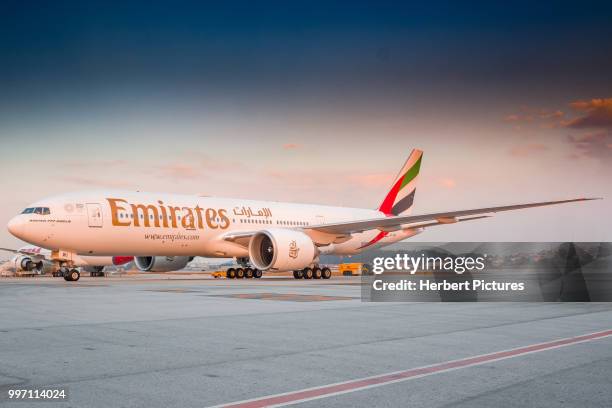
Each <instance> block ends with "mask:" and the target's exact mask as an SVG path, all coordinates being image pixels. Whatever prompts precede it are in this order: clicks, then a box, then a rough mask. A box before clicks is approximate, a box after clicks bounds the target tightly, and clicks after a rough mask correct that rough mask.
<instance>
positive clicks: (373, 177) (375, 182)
mask: <svg viewBox="0 0 612 408" xmlns="http://www.w3.org/2000/svg"><path fill="white" fill-rule="evenodd" d="M346 181H348V182H350V183H352V184H353V185H355V186H356V187H362V188H377V187H390V186H391V183H393V174H392V173H373V174H362V175H349V176H347V177H346Z"/></svg>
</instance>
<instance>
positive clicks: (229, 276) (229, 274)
mask: <svg viewBox="0 0 612 408" xmlns="http://www.w3.org/2000/svg"><path fill="white" fill-rule="evenodd" d="M225 276H226V277H227V279H234V278H235V277H236V270H235V269H234V268H229V269H228V270H227V272H226V273H225Z"/></svg>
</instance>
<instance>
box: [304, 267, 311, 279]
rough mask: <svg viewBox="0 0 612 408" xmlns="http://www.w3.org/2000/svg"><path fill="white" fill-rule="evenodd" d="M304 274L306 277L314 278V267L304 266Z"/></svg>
mask: <svg viewBox="0 0 612 408" xmlns="http://www.w3.org/2000/svg"><path fill="white" fill-rule="evenodd" d="M302 276H303V277H304V279H312V269H310V268H304V269H302Z"/></svg>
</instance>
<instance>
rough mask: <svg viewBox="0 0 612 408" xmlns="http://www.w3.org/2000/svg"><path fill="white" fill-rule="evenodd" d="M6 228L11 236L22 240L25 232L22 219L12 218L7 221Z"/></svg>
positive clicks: (18, 217)
mask: <svg viewBox="0 0 612 408" xmlns="http://www.w3.org/2000/svg"><path fill="white" fill-rule="evenodd" d="M7 228H8V230H9V232H10V233H11V234H13V235H14V236H16V237H17V238H21V239H23V232H24V230H25V221H24V219H23V217H20V216H16V217H13V218H12V219H11V220H10V221H9V223H8V225H7Z"/></svg>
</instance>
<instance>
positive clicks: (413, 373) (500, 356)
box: [211, 329, 612, 408]
mask: <svg viewBox="0 0 612 408" xmlns="http://www.w3.org/2000/svg"><path fill="white" fill-rule="evenodd" d="M610 336H612V329H611V330H604V331H600V332H595V333H589V334H585V335H582V336H576V337H567V338H563V339H559V340H553V341H548V342H545V343H537V344H532V345H529V346H523V347H518V348H514V349H509V350H502V351H497V352H494V353H489V354H480V355H477V356H473V357H467V358H462V359H459V360H450V361H446V362H442V363H437V364H432V365H428V366H423V367H417V368H411V369H409V370H402V371H395V372H392V373H387V374H379V375H375V376H372V377H365V378H359V379H356V380H350V381H345V382H339V383H334V384H328V385H322V386H318V387H313V388H306V389H302V390H297V391H291V392H287V393H282V394H274V395H267V396H264V397H259V398H254V399H250V400H243V401H237V402H231V403H227V404H221V405H215V406H214V407H211V408H220V407H224V408H257V407H280V406H285V405H291V404H297V403H299V402H306V401H312V400H316V399H320V398H327V397H331V396H335V395H341V394H347V393H349V392H354V391H361V390H365V389H368V388H374V387H380V386H382V385H387V384H394V383H398V382H402V381H408V380H413V379H416V378H421V377H426V376H429V375H433V374H439V373H444V372H448V371H452V370H457V369H460V368H467V367H473V366H477V365H481V364H486V363H491V362H494V361H500V360H505V359H508V358H513V357H519V356H523V355H526V354H531V353H539V352H541V351H546V350H552V349H555V348H559V347H565V346H570V345H573V344H578V343H584V342H587V341H592V340H597V339H602V338H605V337H610Z"/></svg>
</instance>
